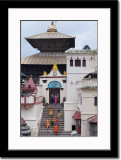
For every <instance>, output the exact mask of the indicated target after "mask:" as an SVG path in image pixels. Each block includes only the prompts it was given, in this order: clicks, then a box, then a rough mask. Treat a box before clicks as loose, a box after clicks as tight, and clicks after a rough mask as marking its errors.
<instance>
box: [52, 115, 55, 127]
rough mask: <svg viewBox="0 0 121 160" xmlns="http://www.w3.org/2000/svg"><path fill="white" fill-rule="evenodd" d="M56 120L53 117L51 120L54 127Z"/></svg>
mask: <svg viewBox="0 0 121 160" xmlns="http://www.w3.org/2000/svg"><path fill="white" fill-rule="evenodd" d="M54 121H55V120H54V118H53V117H52V119H51V126H54Z"/></svg>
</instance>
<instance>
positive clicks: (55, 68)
mask: <svg viewBox="0 0 121 160" xmlns="http://www.w3.org/2000/svg"><path fill="white" fill-rule="evenodd" d="M52 71H58V67H57V64H56V61H55V62H54V65H53V68H52Z"/></svg>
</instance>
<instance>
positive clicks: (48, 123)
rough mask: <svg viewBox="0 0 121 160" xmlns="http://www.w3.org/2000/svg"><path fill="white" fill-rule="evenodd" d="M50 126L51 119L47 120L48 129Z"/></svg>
mask: <svg viewBox="0 0 121 160" xmlns="http://www.w3.org/2000/svg"><path fill="white" fill-rule="evenodd" d="M49 126H50V122H49V119H48V120H47V128H48V127H49Z"/></svg>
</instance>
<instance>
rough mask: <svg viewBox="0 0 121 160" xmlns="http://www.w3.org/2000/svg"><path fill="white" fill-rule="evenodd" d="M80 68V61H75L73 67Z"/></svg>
mask: <svg viewBox="0 0 121 160" xmlns="http://www.w3.org/2000/svg"><path fill="white" fill-rule="evenodd" d="M79 66H81V60H80V59H76V60H75V67H79Z"/></svg>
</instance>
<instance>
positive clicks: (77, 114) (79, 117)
mask: <svg viewBox="0 0 121 160" xmlns="http://www.w3.org/2000/svg"><path fill="white" fill-rule="evenodd" d="M73 118H74V119H76V120H77V119H81V112H79V111H76V112H75V114H74V115H73Z"/></svg>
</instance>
